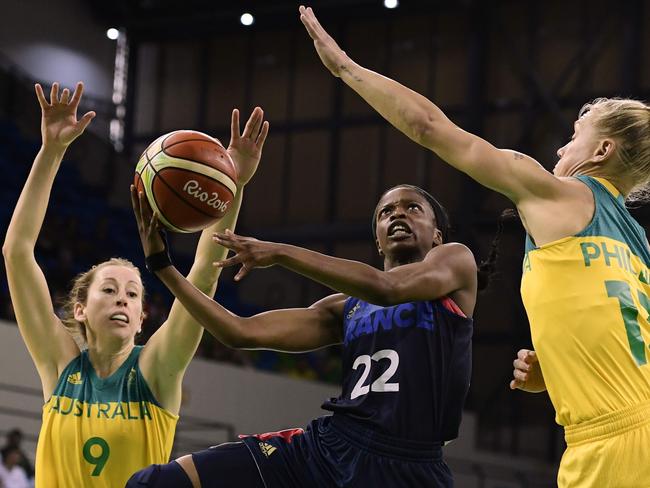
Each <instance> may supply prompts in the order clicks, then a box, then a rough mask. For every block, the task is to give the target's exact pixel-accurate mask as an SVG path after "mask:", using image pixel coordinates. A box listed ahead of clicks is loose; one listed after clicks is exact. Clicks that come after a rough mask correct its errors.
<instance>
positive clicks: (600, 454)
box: [557, 401, 650, 488]
mask: <svg viewBox="0 0 650 488" xmlns="http://www.w3.org/2000/svg"><path fill="white" fill-rule="evenodd" d="M564 437H565V440H566V443H567V449H566V451H565V452H564V455H563V456H562V462H561V463H560V470H559V472H558V477H557V483H558V486H559V487H560V488H576V487H579V488H587V487H589V488H648V487H650V401H648V402H645V403H641V404H639V405H635V406H633V407H629V408H626V409H624V410H619V411H617V412H612V413H608V414H605V415H602V416H600V417H596V418H594V419H592V420H589V421H587V422H582V423H580V424H576V425H570V426H567V427H565V429H564Z"/></svg>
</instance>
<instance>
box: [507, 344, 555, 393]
mask: <svg viewBox="0 0 650 488" xmlns="http://www.w3.org/2000/svg"><path fill="white" fill-rule="evenodd" d="M512 365H513V366H514V367H515V369H514V371H513V372H512V376H513V377H514V379H513V380H512V381H510V389H511V390H515V389H520V390H523V391H528V392H530V393H538V392H540V391H544V390H546V383H545V382H544V376H542V369H541V368H540V366H539V361H538V360H537V353H536V352H535V351H530V350H528V349H520V350H519V352H518V353H517V359H515V360H514V361H513V362H512Z"/></svg>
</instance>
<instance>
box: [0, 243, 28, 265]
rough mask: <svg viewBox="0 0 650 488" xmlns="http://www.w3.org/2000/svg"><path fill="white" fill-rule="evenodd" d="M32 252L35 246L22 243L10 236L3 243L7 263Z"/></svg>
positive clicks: (3, 254) (3, 252)
mask: <svg viewBox="0 0 650 488" xmlns="http://www.w3.org/2000/svg"><path fill="white" fill-rule="evenodd" d="M32 252H33V248H32V247H31V246H25V245H20V244H18V243H16V242H14V241H13V240H12V239H9V238H7V239H5V241H4V244H2V256H3V257H4V260H5V263H9V262H11V261H15V260H17V259H19V258H21V257H24V256H28V255H29V254H30V253H32Z"/></svg>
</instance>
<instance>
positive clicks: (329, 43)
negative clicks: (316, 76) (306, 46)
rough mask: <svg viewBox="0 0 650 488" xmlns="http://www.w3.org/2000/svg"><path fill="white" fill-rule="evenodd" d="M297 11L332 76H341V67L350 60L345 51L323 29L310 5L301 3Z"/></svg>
mask: <svg viewBox="0 0 650 488" xmlns="http://www.w3.org/2000/svg"><path fill="white" fill-rule="evenodd" d="M298 11H299V12H300V21H301V22H302V23H303V25H304V26H305V28H306V29H307V32H308V33H309V35H310V36H311V38H312V39H313V40H314V47H315V48H316V52H317V53H318V56H319V57H320V59H321V61H322V62H323V64H324V65H325V67H326V68H327V69H328V70H330V72H331V73H332V74H333V75H334V76H336V77H339V76H341V69H343V68H344V67H345V65H346V64H347V63H349V62H350V58H348V56H347V55H346V54H345V51H343V50H342V49H341V48H340V47H339V45H338V44H337V43H336V41H335V40H334V39H333V38H332V36H330V35H329V34H328V33H327V31H326V30H325V29H323V26H322V25H320V22H318V19H317V18H316V15H314V11H313V10H312V9H311V7H305V6H304V5H301V6H300V7H299V9H298Z"/></svg>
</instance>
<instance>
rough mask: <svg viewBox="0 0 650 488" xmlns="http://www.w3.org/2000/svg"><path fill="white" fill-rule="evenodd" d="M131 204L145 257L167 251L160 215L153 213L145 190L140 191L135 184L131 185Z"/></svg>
mask: <svg viewBox="0 0 650 488" xmlns="http://www.w3.org/2000/svg"><path fill="white" fill-rule="evenodd" d="M131 205H132V206H133V213H134V214H135V220H136V221H137V223H138V233H139V234H140V242H141V243H142V249H143V251H144V255H145V258H148V257H149V256H152V255H154V254H158V253H162V252H166V250H167V249H166V247H165V241H164V240H163V237H162V235H161V232H160V230H161V229H160V223H159V222H158V216H157V215H156V214H154V213H153V211H152V210H151V207H150V206H149V202H147V197H146V196H145V194H144V193H143V192H138V191H137V190H136V188H135V186H133V185H131Z"/></svg>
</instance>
